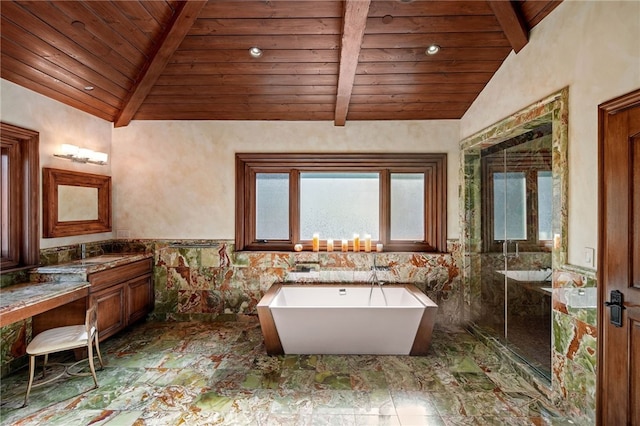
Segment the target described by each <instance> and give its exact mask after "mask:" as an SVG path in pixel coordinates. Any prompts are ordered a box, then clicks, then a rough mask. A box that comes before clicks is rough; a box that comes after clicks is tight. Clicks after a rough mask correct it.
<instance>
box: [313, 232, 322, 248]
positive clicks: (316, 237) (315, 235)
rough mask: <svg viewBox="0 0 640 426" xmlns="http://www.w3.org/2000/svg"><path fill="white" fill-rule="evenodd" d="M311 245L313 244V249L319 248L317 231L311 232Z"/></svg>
mask: <svg viewBox="0 0 640 426" xmlns="http://www.w3.org/2000/svg"><path fill="white" fill-rule="evenodd" d="M312 245H313V251H318V250H320V234H318V233H317V232H316V233H315V234H313V241H312Z"/></svg>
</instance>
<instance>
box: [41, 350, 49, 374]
mask: <svg viewBox="0 0 640 426" xmlns="http://www.w3.org/2000/svg"><path fill="white" fill-rule="evenodd" d="M48 363H49V354H44V364H42V378H43V379H44V378H45V377H46V376H47V364H48Z"/></svg>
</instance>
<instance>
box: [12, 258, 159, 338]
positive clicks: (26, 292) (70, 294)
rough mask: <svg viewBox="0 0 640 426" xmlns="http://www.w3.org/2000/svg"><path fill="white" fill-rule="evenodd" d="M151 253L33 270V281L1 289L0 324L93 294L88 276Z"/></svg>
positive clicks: (92, 259) (88, 259)
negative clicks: (90, 290)
mask: <svg viewBox="0 0 640 426" xmlns="http://www.w3.org/2000/svg"><path fill="white" fill-rule="evenodd" d="M152 257H153V255H152V254H151V253H120V254H116V253H110V254H103V255H100V256H95V257H89V258H86V259H82V260H75V261H73V262H68V263H61V264H58V265H49V266H41V267H38V268H34V269H32V270H30V271H29V274H30V282H28V283H23V284H17V285H12V286H9V287H5V288H3V289H0V326H5V325H7V324H11V323H14V322H16V321H20V320H22V319H25V318H29V317H31V316H34V315H38V314H40V313H42V312H45V311H47V310H50V309H53V308H56V307H58V306H61V305H64V304H66V303H69V302H73V301H74V300H77V299H80V298H82V297H86V296H88V295H89V288H90V286H91V284H90V283H89V282H88V281H89V280H88V278H87V277H88V275H89V274H92V273H95V272H99V271H103V270H106V269H110V268H115V267H118V266H121V265H126V264H128V263H132V262H137V261H139V260H144V259H149V258H152Z"/></svg>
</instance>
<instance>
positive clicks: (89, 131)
mask: <svg viewBox="0 0 640 426" xmlns="http://www.w3.org/2000/svg"><path fill="white" fill-rule="evenodd" d="M0 99H1V100H0V120H1V121H3V122H4V123H8V124H13V125H15V126H20V127H24V128H27V129H30V130H34V131H37V132H39V133H40V167H41V168H43V167H53V168H56V169H64V170H74V171H80V172H86V173H95V174H102V175H111V164H110V163H111V159H110V160H109V164H107V165H105V166H98V165H95V164H81V163H74V162H72V161H69V160H64V159H60V158H57V157H54V156H53V154H54V153H55V152H58V150H59V148H60V145H62V144H63V143H71V144H74V145H79V146H82V147H85V148H90V149H93V150H95V151H101V152H107V153H110V147H111V129H112V127H113V125H112V124H111V123H109V122H107V121H104V120H102V119H100V118H97V117H94V116H92V115H89V114H86V113H84V112H82V111H79V110H77V109H75V108H72V107H69V106H67V105H64V104H62V103H60V102H57V101H54V100H53V99H50V98H47V97H46V96H42V95H40V94H38V93H35V92H33V91H31V90H28V89H25V88H23V87H21V86H18V85H16V84H14V83H12V82H10V81H7V80H3V79H2V80H0ZM40 179H41V181H42V174H41V175H40ZM40 197H41V198H40V199H41V200H42V191H40ZM40 205H42V201H40ZM40 214H41V215H42V213H40ZM40 223H41V224H42V216H41V221H40ZM40 235H42V225H40ZM113 235H115V234H114V233H111V232H109V233H101V234H89V235H82V236H77V237H64V238H41V239H40V248H49V247H56V246H63V245H67V244H77V243H82V242H91V241H100V240H105V239H111V238H112V237H113Z"/></svg>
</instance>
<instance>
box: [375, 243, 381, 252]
mask: <svg viewBox="0 0 640 426" xmlns="http://www.w3.org/2000/svg"><path fill="white" fill-rule="evenodd" d="M376 251H377V252H381V251H382V243H378V244H376Z"/></svg>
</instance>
